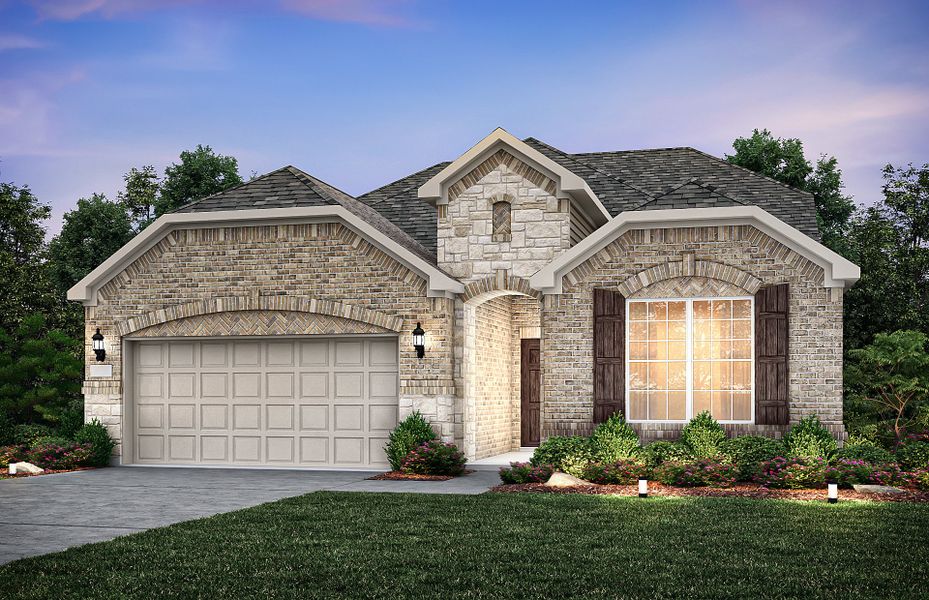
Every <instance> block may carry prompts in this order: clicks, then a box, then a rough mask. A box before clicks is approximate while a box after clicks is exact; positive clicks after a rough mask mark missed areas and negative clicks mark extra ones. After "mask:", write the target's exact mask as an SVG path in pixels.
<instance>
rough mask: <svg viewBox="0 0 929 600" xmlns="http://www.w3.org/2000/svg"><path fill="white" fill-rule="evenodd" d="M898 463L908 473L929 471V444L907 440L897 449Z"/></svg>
mask: <svg viewBox="0 0 929 600" xmlns="http://www.w3.org/2000/svg"><path fill="white" fill-rule="evenodd" d="M897 462H898V463H900V466H901V467H902V468H903V469H904V470H907V471H916V470H919V469H929V442H924V441H921V440H909V439H908V440H905V441H904V442H903V443H902V444H900V445H899V446H898V447H897Z"/></svg>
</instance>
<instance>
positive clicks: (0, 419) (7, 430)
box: [0, 411, 13, 446]
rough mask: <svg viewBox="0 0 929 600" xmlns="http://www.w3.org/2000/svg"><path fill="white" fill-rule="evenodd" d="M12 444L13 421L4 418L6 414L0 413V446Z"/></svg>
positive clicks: (6, 417)
mask: <svg viewBox="0 0 929 600" xmlns="http://www.w3.org/2000/svg"><path fill="white" fill-rule="evenodd" d="M12 443H13V421H11V420H10V418H9V417H8V416H6V413H4V412H2V411H0V446H8V445H10V444H12Z"/></svg>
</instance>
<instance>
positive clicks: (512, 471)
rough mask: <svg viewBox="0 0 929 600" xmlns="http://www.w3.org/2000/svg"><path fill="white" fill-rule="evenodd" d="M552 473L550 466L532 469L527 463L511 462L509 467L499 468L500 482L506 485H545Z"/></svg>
mask: <svg viewBox="0 0 929 600" xmlns="http://www.w3.org/2000/svg"><path fill="white" fill-rule="evenodd" d="M553 472H554V469H552V466H551V465H540V466H538V467H533V466H532V465H530V464H529V463H524V462H522V463H521V462H512V463H510V466H509V467H500V481H502V482H503V483H506V484H516V483H545V482H546V481H548V479H549V477H551V476H552V473H553Z"/></svg>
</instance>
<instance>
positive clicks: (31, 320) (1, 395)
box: [0, 314, 83, 424]
mask: <svg viewBox="0 0 929 600" xmlns="http://www.w3.org/2000/svg"><path fill="white" fill-rule="evenodd" d="M45 331H46V324H45V317H44V316H42V315H41V314H33V315H29V316H27V317H26V318H24V319H23V321H22V323H21V324H20V325H19V326H18V327H17V328H16V330H15V331H14V332H13V333H12V334H11V333H9V332H8V331H6V330H4V331H0V412H3V413H5V414H6V415H8V416H9V417H11V418H12V420H13V421H15V422H29V421H33V420H36V419H38V418H40V417H41V418H44V419H45V420H46V421H49V422H51V423H54V424H58V423H60V422H61V421H62V420H64V419H66V418H67V414H68V411H69V410H72V409H73V402H74V401H75V400H79V399H80V392H81V374H82V370H83V361H82V360H81V359H80V358H79V356H80V350H81V348H80V345H81V343H80V341H78V340H75V339H74V338H71V337H69V336H67V335H65V334H64V333H62V332H61V331H58V330H52V331H49V332H47V333H45Z"/></svg>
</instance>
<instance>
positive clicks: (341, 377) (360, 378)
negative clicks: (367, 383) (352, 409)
mask: <svg viewBox="0 0 929 600" xmlns="http://www.w3.org/2000/svg"><path fill="white" fill-rule="evenodd" d="M363 394H364V373H360V372H359V373H336V374H335V398H336V400H339V399H345V398H361V397H362V395H363Z"/></svg>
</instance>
